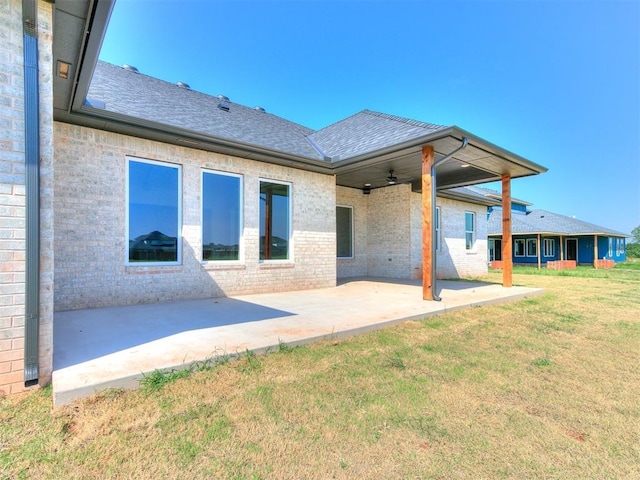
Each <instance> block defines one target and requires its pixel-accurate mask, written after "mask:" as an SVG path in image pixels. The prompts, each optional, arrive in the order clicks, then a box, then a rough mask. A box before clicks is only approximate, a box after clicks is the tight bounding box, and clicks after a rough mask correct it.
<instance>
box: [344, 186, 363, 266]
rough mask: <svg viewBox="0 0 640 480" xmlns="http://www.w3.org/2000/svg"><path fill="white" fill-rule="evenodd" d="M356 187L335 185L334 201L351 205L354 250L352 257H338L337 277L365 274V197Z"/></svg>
mask: <svg viewBox="0 0 640 480" xmlns="http://www.w3.org/2000/svg"><path fill="white" fill-rule="evenodd" d="M368 197H369V195H364V194H363V193H362V190H360V189H357V188H347V187H340V186H339V187H336V203H337V205H344V206H348V207H353V225H354V227H353V228H354V232H353V235H354V251H353V258H349V259H347V258H339V259H338V278H348V277H362V276H366V275H367V251H368V248H367V217H368V211H367V199H368Z"/></svg>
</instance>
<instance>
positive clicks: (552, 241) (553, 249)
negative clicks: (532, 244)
mask: <svg viewBox="0 0 640 480" xmlns="http://www.w3.org/2000/svg"><path fill="white" fill-rule="evenodd" d="M542 240H543V242H542V246H543V249H542V256H544V257H555V256H556V240H555V238H543V239H542ZM548 242H550V244H551V253H550V254H549V253H548V252H547V250H548V249H547V243H548Z"/></svg>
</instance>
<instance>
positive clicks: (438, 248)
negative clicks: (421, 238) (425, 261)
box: [435, 207, 441, 252]
mask: <svg viewBox="0 0 640 480" xmlns="http://www.w3.org/2000/svg"><path fill="white" fill-rule="evenodd" d="M435 223H436V251H438V252H439V251H440V242H441V240H440V207H436V222H435Z"/></svg>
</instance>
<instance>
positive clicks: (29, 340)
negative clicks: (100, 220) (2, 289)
mask: <svg viewBox="0 0 640 480" xmlns="http://www.w3.org/2000/svg"><path fill="white" fill-rule="evenodd" d="M37 11H38V2H37V0H22V25H23V46H24V139H25V142H24V156H25V204H26V213H25V216H26V219H25V220H26V246H25V249H26V252H25V270H26V271H25V327H24V384H25V386H31V385H35V384H37V383H38V376H39V372H38V366H39V362H38V356H39V353H38V342H39V330H40V325H39V324H40V315H39V305H40V298H39V297H40V292H39V290H40V119H39V112H38V110H39V104H38V20H37Z"/></svg>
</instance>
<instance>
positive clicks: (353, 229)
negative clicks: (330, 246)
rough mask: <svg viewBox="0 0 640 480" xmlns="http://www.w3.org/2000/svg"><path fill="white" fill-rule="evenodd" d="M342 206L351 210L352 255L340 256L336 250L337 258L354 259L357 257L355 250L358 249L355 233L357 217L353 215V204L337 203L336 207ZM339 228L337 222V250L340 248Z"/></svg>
mask: <svg viewBox="0 0 640 480" xmlns="http://www.w3.org/2000/svg"><path fill="white" fill-rule="evenodd" d="M338 207H340V208H348V209H350V210H351V256H350V257H338V253H337V251H336V258H337V259H338V260H353V259H354V258H355V251H356V241H355V240H356V238H355V237H356V235H355V231H356V230H355V218H354V215H353V211H354V208H353V205H336V209H337V208H338ZM336 216H337V212H336ZM337 247H338V228H337V222H336V250H337V249H338V248H337Z"/></svg>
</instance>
